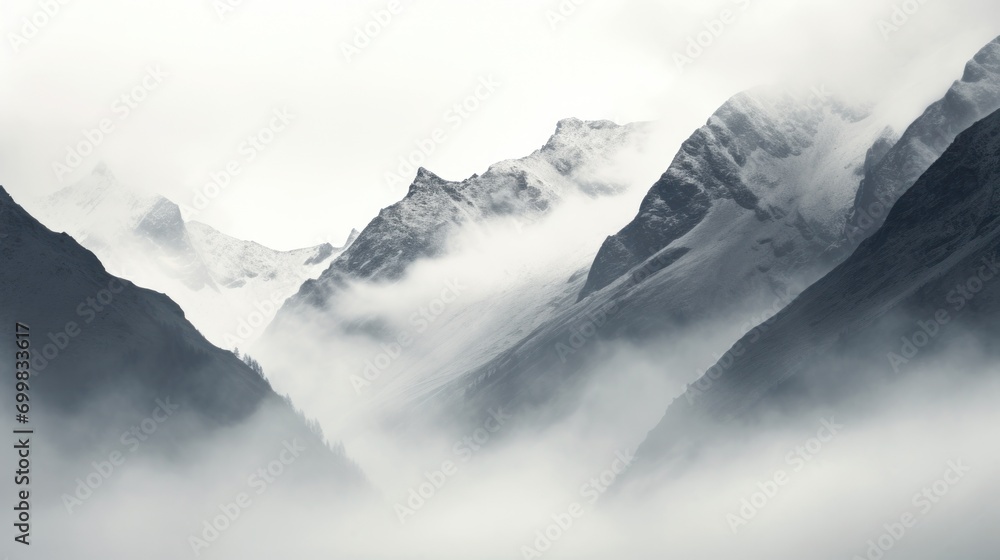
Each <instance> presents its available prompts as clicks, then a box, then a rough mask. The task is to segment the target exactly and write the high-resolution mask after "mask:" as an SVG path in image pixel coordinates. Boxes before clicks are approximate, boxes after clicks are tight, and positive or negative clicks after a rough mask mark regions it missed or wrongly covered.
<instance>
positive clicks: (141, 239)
mask: <svg viewBox="0 0 1000 560" xmlns="http://www.w3.org/2000/svg"><path fill="white" fill-rule="evenodd" d="M38 207H39V211H38V213H39V215H40V216H41V217H42V219H43V220H44V222H45V223H46V224H48V225H49V226H50V227H53V228H54V229H60V230H65V231H66V232H68V233H69V234H71V235H73V236H74V237H75V238H76V239H78V240H80V243H81V244H83V245H84V246H85V247H87V248H89V249H91V250H92V251H94V252H95V253H96V254H97V255H98V256H99V257H100V258H101V260H102V261H103V262H105V263H106V264H107V266H108V267H109V268H110V269H111V270H115V271H116V272H119V273H120V274H121V275H122V276H125V277H128V278H129V279H130V280H133V281H135V282H137V283H138V284H140V285H143V286H148V287H150V288H154V289H156V290H159V291H161V292H164V293H166V294H168V295H170V296H171V297H172V298H173V299H174V300H175V301H177V302H178V303H179V304H180V305H181V307H182V308H183V309H184V310H185V313H186V315H187V316H188V317H189V318H190V319H191V321H192V322H193V323H194V324H195V325H196V326H198V328H199V329H200V330H201V331H202V332H203V333H204V334H205V336H207V337H208V338H209V339H210V340H212V341H213V342H214V343H216V344H219V345H221V346H224V347H228V348H233V347H237V346H239V347H247V346H250V345H252V343H253V342H254V341H255V340H256V339H257V337H258V336H259V335H260V334H261V333H262V332H263V327H264V326H265V325H266V324H267V322H269V320H270V319H271V317H273V314H274V312H275V311H276V309H277V308H278V307H280V306H281V304H282V303H284V301H285V299H286V298H288V297H289V296H291V295H292V294H294V293H295V292H296V291H298V289H299V287H300V286H301V285H302V283H303V282H305V281H306V280H308V279H310V278H314V277H316V276H318V275H319V274H320V272H322V271H323V270H324V269H325V268H326V267H327V266H329V264H330V262H331V261H332V260H333V259H334V258H335V257H336V256H337V255H338V254H339V253H340V252H341V251H342V249H336V248H334V247H333V246H331V245H330V244H323V245H320V246H317V247H311V248H307V249H300V250H297V251H275V250H273V249H269V248H267V247H264V246H262V245H260V244H258V243H254V242H251V241H242V240H239V239H235V238H232V237H229V236H227V235H225V234H222V233H220V232H218V231H216V230H215V229H213V228H211V227H210V226H207V225H205V224H201V223H198V222H185V221H184V220H183V218H182V216H181V212H180V209H179V207H178V206H177V205H176V204H174V203H173V202H171V201H169V200H167V199H166V198H163V197H161V196H157V195H151V194H146V193H142V192H140V191H138V190H136V189H132V188H129V187H127V186H125V185H122V184H121V183H120V182H119V181H118V180H117V179H116V178H115V177H114V176H113V175H112V174H111V172H110V171H109V170H108V169H107V167H106V166H104V165H103V164H102V165H100V166H98V167H97V168H96V169H95V170H94V172H93V174H91V175H90V176H89V177H87V178H85V179H83V180H82V181H80V182H79V183H77V184H74V185H71V186H69V187H66V188H64V189H62V190H60V191H58V192H57V193H55V194H53V195H52V196H50V197H48V199H46V200H45V201H42V202H41V203H39V204H38Z"/></svg>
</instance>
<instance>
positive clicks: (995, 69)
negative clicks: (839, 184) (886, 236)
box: [841, 37, 1000, 256]
mask: <svg viewBox="0 0 1000 560" xmlns="http://www.w3.org/2000/svg"><path fill="white" fill-rule="evenodd" d="M997 109H1000V37H998V38H997V39H995V40H993V41H992V42H991V43H989V44H988V45H986V46H985V47H983V49H982V50H980V51H979V52H978V53H977V54H976V56H975V57H973V59H972V60H970V61H969V63H968V64H967V65H966V66H965V73H964V74H963V75H962V79H961V80H959V81H956V82H955V83H954V85H952V87H951V89H949V90H948V92H947V93H946V94H945V96H944V98H942V99H941V100H939V101H937V102H935V103H934V104H933V105H931V106H930V107H928V108H927V110H926V111H924V113H923V114H922V115H921V116H920V117H919V118H918V119H917V120H915V121H914V122H913V124H911V125H910V126H909V128H907V129H906V131H905V132H904V133H903V136H902V137H901V138H900V140H899V142H898V143H896V145H895V146H894V147H892V148H891V150H889V151H888V152H887V153H886V154H885V156H884V157H882V158H880V162H879V163H878V164H876V165H871V166H867V167H866V170H865V176H864V179H863V180H862V182H861V185H860V187H859V188H858V192H857V197H856V199H855V201H854V208H853V209H852V210H851V214H850V216H848V220H847V223H846V225H845V228H844V239H843V240H842V242H841V246H842V248H843V250H845V251H847V252H849V251H851V250H852V249H853V248H854V247H857V245H858V243H860V242H861V240H863V239H864V238H865V237H867V236H868V235H870V234H871V233H873V232H874V231H875V230H877V229H878V227H879V226H880V225H882V222H883V221H884V220H885V217H886V215H887V214H888V210H889V208H891V207H892V204H893V203H894V202H895V201H896V199H898V198H899V197H900V195H902V194H903V192H905V191H906V189H908V188H909V187H910V185H912V184H913V183H914V182H915V181H916V180H917V178H918V177H920V176H921V175H922V174H923V173H924V172H925V171H927V168H928V167H930V165H931V164H932V163H933V162H934V161H935V160H937V158H939V157H940V156H941V154H943V153H944V151H945V149H947V148H948V146H949V145H951V143H952V142H953V141H954V140H955V137H956V136H958V134H959V133H960V132H962V131H963V130H965V129H967V128H968V127H969V126H971V125H972V124H973V123H974V122H976V121H978V120H980V119H982V118H984V117H986V116H987V115H989V114H990V113H992V112H993V111H996V110H997ZM885 148H886V146H885V145H884V144H883V145H876V146H875V147H873V150H875V151H877V152H879V151H883V150H885ZM845 256H846V255H845Z"/></svg>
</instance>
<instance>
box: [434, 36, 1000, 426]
mask: <svg viewBox="0 0 1000 560" xmlns="http://www.w3.org/2000/svg"><path fill="white" fill-rule="evenodd" d="M996 49H997V43H996V42H993V43H991V44H990V45H989V46H987V47H986V48H985V49H984V50H983V51H981V52H980V53H979V54H977V55H976V57H975V59H974V60H973V61H972V62H970V63H969V65H968V66H967V69H966V80H965V81H963V82H961V83H959V84H956V86H955V87H953V88H952V90H951V91H950V92H949V94H948V95H947V96H946V98H945V100H943V101H941V102H938V103H936V104H935V105H933V106H931V108H930V109H928V111H927V112H926V113H925V115H924V116H923V117H921V119H920V120H918V121H917V122H916V123H915V124H914V125H913V126H911V127H909V128H908V130H907V133H906V135H904V137H903V139H902V140H900V141H899V142H897V141H896V138H895V136H894V135H893V134H892V132H891V131H889V130H888V129H886V128H884V126H883V124H882V123H881V121H880V119H879V118H878V117H877V115H873V114H869V113H868V112H867V111H866V110H863V109H858V108H852V107H848V106H846V105H845V104H843V103H841V102H839V101H837V99H836V98H835V97H832V96H816V95H809V93H805V94H801V93H800V94H794V93H788V92H784V93H777V94H776V93H774V92H770V91H766V90H760V89H758V90H755V91H751V92H748V93H744V94H740V95H737V96H736V97H734V98H733V99H732V100H730V101H729V102H727V103H726V104H725V105H724V106H723V107H722V108H720V109H719V111H718V112H717V113H716V114H715V115H713V117H712V118H711V119H710V120H709V122H708V124H707V125H706V126H705V127H703V128H702V129H701V130H699V131H697V132H695V134H694V135H692V137H691V138H690V139H689V140H688V141H687V142H685V143H684V145H683V146H682V147H681V150H680V153H678V155H677V156H676V158H675V159H674V161H673V163H672V164H671V166H670V168H669V169H668V170H667V172H666V173H664V174H663V176H662V177H661V178H660V180H659V181H658V182H657V183H656V184H655V185H654V187H653V188H652V189H651V190H650V192H649V193H648V195H647V196H646V198H645V199H644V200H643V202H642V205H641V206H640V210H639V214H638V215H637V216H636V218H635V219H634V220H633V221H632V222H631V223H629V224H628V225H627V226H625V228H623V229H622V230H621V231H620V232H619V233H618V234H616V235H614V236H611V237H609V238H608V239H607V240H606V241H605V243H604V245H603V246H602V247H601V251H600V253H599V254H598V256H597V258H596V259H595V261H594V264H593V266H592V267H591V269H590V272H589V275H588V278H587V284H586V286H585V287H584V289H583V291H582V292H581V294H580V296H581V297H580V302H579V304H578V305H577V306H575V307H571V308H566V309H563V310H562V311H561V312H560V313H559V314H558V315H557V316H556V317H555V318H554V319H552V320H550V321H548V322H547V323H545V324H544V325H543V326H541V327H539V329H538V330H537V331H536V332H534V333H532V335H531V336H529V337H527V338H525V339H524V340H522V341H519V342H518V343H516V344H515V345H514V346H512V347H511V348H510V349H509V350H508V351H505V352H504V353H502V354H500V355H499V356H498V357H497V358H496V359H495V360H493V361H491V362H488V363H486V364H484V365H483V366H481V367H478V368H476V369H474V370H472V371H471V372H470V373H469V375H468V376H466V377H465V378H463V379H462V381H460V382H457V383H455V384H454V386H453V387H451V391H450V392H451V395H452V398H458V396H461V400H462V401H463V404H462V405H461V406H463V407H464V408H466V409H469V410H476V409H481V408H482V407H484V406H491V405H496V404H497V403H500V402H507V403H509V402H512V401H514V400H520V401H521V402H529V401H533V402H536V403H544V402H546V401H547V399H548V398H550V396H551V395H550V394H549V393H547V392H546V390H544V389H542V388H543V387H547V386H553V385H554V384H559V383H561V380H565V379H567V378H570V376H572V375H573V373H574V372H577V371H580V370H581V369H583V368H586V367H588V365H589V364H590V363H591V362H592V361H593V358H594V352H597V351H599V350H600V349H601V345H600V344H598V343H596V342H594V341H590V342H587V343H585V344H583V345H582V346H578V345H576V344H573V342H574V339H573V338H572V337H573V336H574V333H578V332H579V330H580V328H581V327H583V326H587V327H588V328H592V327H593V325H594V323H595V319H594V317H604V316H605V315H606V316H607V318H606V319H603V320H601V321H600V325H599V329H598V330H597V332H596V333H595V335H594V336H596V338H597V339H598V340H616V339H623V338H624V339H628V340H636V339H640V340H641V339H648V338H651V337H663V336H666V337H668V338H669V337H670V336H672V335H673V334H684V333H685V332H691V331H692V329H696V328H698V325H712V330H713V332H715V333H718V334H721V335H724V336H721V337H720V339H721V340H725V339H726V337H730V338H728V340H727V341H726V342H725V343H724V344H725V346H722V347H719V348H716V353H715V354H714V355H712V356H711V357H710V356H705V357H704V361H705V362H706V363H705V364H704V366H702V367H708V366H709V365H710V364H711V362H713V361H715V360H716V359H717V357H718V356H719V355H721V354H722V353H723V352H724V351H725V349H726V347H727V346H728V345H729V344H730V343H731V342H732V341H733V340H736V339H738V338H739V337H741V336H743V335H744V334H745V333H746V332H747V331H749V330H751V329H752V328H754V327H755V325H757V323H759V322H760V321H762V320H764V319H767V318H768V317H770V316H771V315H773V314H774V313H776V312H777V311H779V310H780V309H781V308H782V307H784V306H785V305H787V304H788V303H789V302H791V301H792V300H793V299H794V297H795V296H796V295H797V294H798V293H799V292H800V291H801V290H802V289H803V288H805V287H806V286H808V285H809V284H811V283H812V282H813V281H815V280H817V279H819V278H821V277H822V276H823V275H824V274H826V273H827V272H828V271H829V270H831V269H832V268H833V267H834V266H835V265H836V264H837V261H838V260H839V259H842V258H844V256H845V255H844V254H843V251H844V249H845V248H846V247H850V246H851V245H848V244H845V242H844V226H843V224H844V223H846V222H847V221H848V220H850V219H851V215H852V212H854V211H855V208H856V206H855V204H856V201H857V200H862V199H864V194H863V193H862V192H859V189H858V184H859V181H860V183H861V187H860V191H865V189H870V188H873V187H872V185H875V184H878V181H877V180H876V179H874V178H875V177H880V176H887V175H886V174H894V175H895V176H897V178H900V177H913V179H915V178H916V177H917V176H919V174H920V172H921V171H923V170H925V169H926V165H929V163H930V162H929V161H927V162H926V164H925V163H924V162H925V161H926V158H927V157H930V156H929V155H928V153H929V150H930V149H929V148H924V149H922V150H917V149H916V147H917V146H927V145H934V146H939V147H940V149H941V150H942V151H943V149H944V148H945V147H946V145H947V144H944V145H943V146H942V145H941V144H942V143H943V142H944V140H942V139H940V138H939V139H938V140H936V141H935V142H933V143H932V142H931V140H930V138H931V137H935V136H934V135H935V134H939V132H940V131H944V132H940V134H944V135H948V134H952V132H948V131H955V133H957V131H958V130H961V127H962V126H963V125H965V126H967V124H968V123H969V122H970V121H968V119H969V118H970V116H973V115H975V114H977V113H978V111H981V110H982V109H983V108H985V107H988V106H990V105H991V104H992V103H994V99H996V100H998V101H1000V85H998V84H997V83H996V82H995V81H994V80H993V78H992V77H991V76H992V74H991V73H990V72H989V71H988V70H989V69H990V68H993V67H994V66H995V62H994V57H995V56H996V52H997V51H996ZM973 99H974V100H976V102H975V103H972V102H971V101H969V100H973ZM947 107H951V109H948V110H945V108H947ZM916 152H919V153H920V154H921V156H920V157H919V158H918V157H916V156H915V155H914V153H916ZM907 166H911V167H907ZM899 180H903V179H899ZM858 241H860V240H858ZM608 310H610V313H608V312H607V311H608ZM741 318H746V320H740V319H741ZM734 319H735V320H734ZM671 333H673V334H671ZM576 336H578V335H576ZM587 338H588V340H589V339H590V337H587ZM661 342H662V339H661ZM560 345H561V346H560ZM709 358H711V359H709ZM701 371H704V370H703V369H702V370H701ZM668 375H670V376H672V378H678V379H677V380H678V381H681V382H689V381H691V380H693V376H694V375H696V372H695V371H694V370H693V369H692V370H691V371H680V372H674V371H670V372H668ZM681 376H686V379H681ZM559 386H561V385H559ZM536 390H537V393H536Z"/></svg>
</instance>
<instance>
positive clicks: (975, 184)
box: [640, 111, 1000, 468]
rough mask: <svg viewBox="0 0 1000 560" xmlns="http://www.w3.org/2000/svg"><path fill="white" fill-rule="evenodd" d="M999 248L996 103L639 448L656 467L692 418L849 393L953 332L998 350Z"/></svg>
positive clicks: (726, 416) (715, 419)
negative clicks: (875, 225) (843, 256)
mask: <svg viewBox="0 0 1000 560" xmlns="http://www.w3.org/2000/svg"><path fill="white" fill-rule="evenodd" d="M998 251H1000V111H998V112H996V113H994V114H992V115H991V116H989V117H987V118H986V119H984V120H983V121H981V122H979V123H977V124H975V125H974V126H973V127H972V128H970V129H969V130H967V131H965V132H963V133H962V134H960V135H959V136H958V138H957V139H956V140H955V142H954V143H953V145H952V146H951V147H950V148H948V150H947V151H946V152H945V154H944V155H943V156H942V157H941V158H940V159H939V160H938V161H937V162H935V163H934V164H933V165H932V166H931V167H930V169H929V170H928V171H927V172H926V173H925V174H924V175H923V176H921V177H920V179H919V180H918V181H917V182H916V184H915V185H913V186H912V187H911V188H910V189H909V190H907V191H906V193H905V194H903V196H902V197H901V198H900V199H899V201H898V202H897V203H896V204H895V206H893V208H892V210H891V211H890V212H889V215H888V217H887V218H886V220H885V223H884V224H883V225H882V227H881V228H880V229H879V230H878V231H877V232H876V233H875V234H874V235H872V236H871V237H870V238H868V239H867V240H865V241H864V242H863V243H862V244H861V245H860V247H859V248H858V249H857V250H856V251H855V252H854V253H853V254H852V255H851V256H850V257H849V258H848V259H847V260H846V261H845V262H844V263H843V264H841V265H840V266H838V267H837V268H836V269H834V270H833V271H832V272H830V273H829V274H828V275H826V276H825V277H824V278H822V279H821V280H820V281H818V282H816V284H814V285H813V286H811V287H809V288H808V289H807V290H806V291H805V292H804V293H803V294H802V295H801V296H800V297H799V298H797V299H796V300H795V301H794V302H793V303H792V304H791V305H789V306H788V307H787V308H785V309H784V310H783V311H781V312H780V313H779V314H778V316H777V317H776V318H775V320H774V322H773V323H772V324H771V325H770V326H769V328H768V329H766V330H757V331H755V332H754V333H753V334H752V335H748V336H747V337H744V338H743V339H742V340H740V341H739V342H738V343H737V344H736V345H735V346H734V347H733V350H732V351H731V352H730V353H729V354H728V355H727V357H726V358H725V361H724V362H723V361H720V363H719V364H717V366H716V368H714V369H715V375H714V376H713V377H711V378H709V377H704V378H702V379H701V380H699V381H698V382H697V383H696V384H694V385H693V386H692V387H690V388H689V389H688V391H687V393H686V395H685V397H687V398H680V399H678V400H677V401H675V403H674V404H673V405H671V407H670V408H669V409H668V410H667V413H666V414H665V416H664V417H663V420H662V421H661V422H660V423H659V425H658V426H657V427H656V428H655V429H654V430H653V431H651V432H650V434H649V436H648V438H647V440H646V442H645V443H644V444H643V447H642V449H641V450H640V456H641V457H642V458H643V459H644V461H646V465H647V467H649V468H652V467H654V466H655V464H656V463H657V461H659V460H661V459H665V458H666V457H668V456H669V455H671V454H672V453H674V452H676V451H677V449H678V448H677V446H678V445H679V444H680V442H682V441H683V440H684V439H685V433H688V434H690V433H692V432H697V427H696V426H697V425H698V424H699V423H700V424H708V423H726V422H728V421H730V420H733V419H741V418H746V417H747V416H748V415H750V414H753V413H754V412H755V411H760V410H763V409H768V410H777V409H780V408H782V407H787V406H788V404H787V402H785V401H786V400H787V399H791V400H793V401H796V402H805V403H806V405H805V406H809V405H814V404H815V403H818V402H823V403H830V402H835V401H837V400H838V399H842V398H844V397H845V396H846V397H852V398H853V397H854V396H856V395H858V394H859V393H864V392H865V391H866V390H870V388H871V387H872V385H873V384H874V383H875V382H885V381H886V380H891V379H893V378H895V377H896V376H898V375H900V374H902V375H905V374H906V373H907V372H908V371H911V370H912V368H915V367H919V363H920V362H922V361H923V362H924V363H926V362H930V361H932V359H933V356H934V355H936V354H937V353H938V352H942V351H946V350H948V349H949V348H950V347H953V345H954V344H956V343H957V342H959V341H961V342H962V343H963V344H964V345H965V346H963V348H969V347H970V343H972V342H973V341H978V342H979V343H980V345H981V346H980V348H981V349H983V351H985V352H988V353H989V352H992V354H993V357H994V359H995V358H996V347H995V344H994V341H995V339H996V336H997V331H998V329H997V321H996V318H997V316H998V315H1000V281H998V279H1000V260H998V257H1000V252H998ZM847 356H850V357H851V358H850V360H847V359H846V358H845V357H847ZM890 382H891V381H890Z"/></svg>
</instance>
